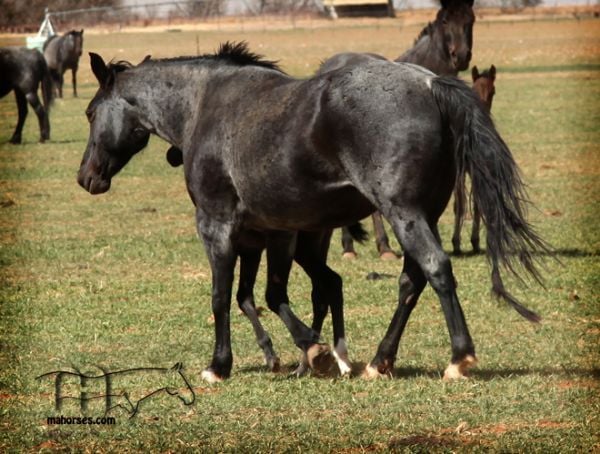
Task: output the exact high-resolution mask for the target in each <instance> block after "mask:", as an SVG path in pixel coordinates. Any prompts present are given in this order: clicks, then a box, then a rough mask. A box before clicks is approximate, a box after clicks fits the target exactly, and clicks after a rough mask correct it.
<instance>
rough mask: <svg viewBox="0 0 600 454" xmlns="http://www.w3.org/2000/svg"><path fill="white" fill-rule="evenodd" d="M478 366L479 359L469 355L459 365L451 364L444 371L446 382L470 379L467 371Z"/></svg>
mask: <svg viewBox="0 0 600 454" xmlns="http://www.w3.org/2000/svg"><path fill="white" fill-rule="evenodd" d="M475 364H477V358H475V357H474V356H472V355H467V356H465V357H464V359H463V360H462V361H460V362H459V363H450V364H449V365H448V367H447V368H446V370H445V371H444V380H446V381H451V380H465V379H466V378H468V376H467V371H468V369H470V368H471V367H473V366H474V365H475Z"/></svg>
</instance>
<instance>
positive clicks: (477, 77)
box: [471, 65, 496, 111]
mask: <svg viewBox="0 0 600 454" xmlns="http://www.w3.org/2000/svg"><path fill="white" fill-rule="evenodd" d="M471 77H472V78H473V90H475V92H476V93H477V94H478V95H479V98H480V99H481V101H482V102H483V104H485V106H486V107H487V109H488V111H491V110H492V101H493V99H494V95H495V94H496V87H495V85H494V82H495V81H496V67H495V66H494V65H492V66H491V67H490V69H486V70H485V71H483V72H482V73H480V72H479V70H478V69H477V66H473V69H472V70H471Z"/></svg>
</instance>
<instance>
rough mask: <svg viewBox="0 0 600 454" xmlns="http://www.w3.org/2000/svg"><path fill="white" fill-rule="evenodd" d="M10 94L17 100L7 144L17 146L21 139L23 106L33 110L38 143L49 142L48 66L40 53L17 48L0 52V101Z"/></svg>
mask: <svg viewBox="0 0 600 454" xmlns="http://www.w3.org/2000/svg"><path fill="white" fill-rule="evenodd" d="M40 85H41V86H42V102H40V98H39V97H38V94H37V91H38V87H39V86H40ZM11 91H14V92H15V98H16V100H17V110H18V115H19V117H18V120H17V127H16V128H15V132H14V134H13V135H12V137H11V139H10V142H11V143H21V135H22V132H23V125H24V124H25V118H27V103H29V104H30V105H31V107H33V110H34V112H35V114H36V115H37V118H38V122H39V124H40V142H44V141H45V140H48V139H50V120H49V118H48V114H49V112H50V105H51V103H52V98H53V93H52V79H51V77H50V72H49V71H48V66H47V65H46V61H45V60H44V57H43V55H42V54H41V53H39V52H38V51H37V50H35V49H25V48H21V47H4V48H0V98H2V97H4V96H6V95H7V94H9V93H10V92H11Z"/></svg>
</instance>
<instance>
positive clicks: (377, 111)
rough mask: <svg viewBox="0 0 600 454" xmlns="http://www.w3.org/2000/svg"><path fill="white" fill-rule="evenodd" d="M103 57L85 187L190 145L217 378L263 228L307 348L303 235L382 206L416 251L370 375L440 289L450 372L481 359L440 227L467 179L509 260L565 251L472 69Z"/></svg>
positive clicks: (531, 260)
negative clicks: (296, 294) (239, 288)
mask: <svg viewBox="0 0 600 454" xmlns="http://www.w3.org/2000/svg"><path fill="white" fill-rule="evenodd" d="M91 57H92V71H93V73H94V74H95V76H96V78H97V79H98V82H99V84H100V88H99V90H98V92H97V93H96V95H95V96H94V98H93V99H92V101H91V102H90V104H89V106H88V108H87V110H86V115H87V117H88V120H89V122H90V134H89V139H88V144H87V147H86V150H85V152H84V154H83V158H82V161H81V165H80V168H79V173H78V182H79V184H80V185H81V186H82V187H83V188H84V189H86V190H87V191H88V192H89V193H91V194H101V193H104V192H106V191H108V190H109V189H110V186H111V181H112V178H113V177H114V175H116V174H117V173H118V172H119V171H120V170H121V169H122V168H123V167H124V166H125V165H126V164H127V163H128V162H129V161H130V159H131V158H132V157H133V156H134V155H135V154H136V153H138V152H139V151H140V150H142V149H143V148H144V147H145V146H146V145H147V143H148V140H149V137H150V134H157V135H159V136H160V137H162V138H163V139H165V140H166V141H167V142H169V143H170V144H171V145H173V146H175V147H177V148H178V149H179V150H181V151H182V152H183V165H184V174H185V179H186V184H187V188H188V192H189V194H190V197H191V199H192V201H193V203H194V205H195V207H196V222H197V228H198V232H199V235H200V237H201V238H202V240H203V242H204V246H205V249H206V252H207V257H208V260H209V262H210V266H211V270H212V309H213V314H214V317H215V347H214V353H213V357H212V361H211V363H210V365H209V367H208V368H207V369H206V370H205V371H204V372H203V377H204V378H205V379H207V380H209V381H217V380H220V379H222V378H224V377H228V376H229V375H230V373H231V368H232V362H233V355H232V351H231V333H230V308H231V297H232V284H233V277H234V269H235V264H236V261H237V257H238V255H239V251H240V249H242V248H243V247H244V245H245V244H246V243H247V242H248V241H250V239H249V237H250V236H251V235H252V233H253V232H259V233H260V235H261V236H264V237H266V247H267V260H268V276H267V279H268V281H269V292H268V293H267V304H268V306H269V308H270V309H271V310H272V311H274V312H275V313H276V314H277V315H278V316H279V317H280V318H281V319H282V321H283V322H284V324H285V325H286V327H287V328H288V330H289V331H290V333H291V335H292V337H293V339H294V342H295V344H296V345H297V346H298V347H299V348H300V349H301V350H302V351H303V352H304V353H307V352H309V351H310V350H311V349H314V348H315V347H317V346H318V345H319V344H318V342H319V334H318V333H317V332H315V330H313V329H311V328H310V327H308V326H307V325H305V324H304V323H303V322H302V321H301V320H300V319H298V317H296V315H295V314H294V313H293V312H292V310H291V307H290V302H289V298H288V294H287V279H288V275H289V271H290V267H291V263H292V260H293V256H294V253H295V251H296V248H295V246H296V240H297V234H296V233H295V232H297V231H305V232H316V231H319V230H324V229H331V228H336V227H340V226H343V225H350V224H352V223H354V222H356V221H358V220H359V219H362V218H364V217H366V216H368V215H369V214H371V213H373V212H374V211H376V210H379V211H380V212H381V213H382V214H383V215H384V216H385V217H386V219H387V220H388V221H389V222H390V224H391V226H392V228H393V231H394V233H395V235H396V237H397V238H398V241H399V242H400V244H401V246H402V248H403V250H404V254H405V259H404V262H403V270H402V274H401V276H400V292H399V297H398V305H397V308H396V311H395V313H394V316H393V318H392V320H391V323H390V325H389V327H388V330H387V332H386V334H385V336H384V338H383V340H382V341H381V343H380V344H379V348H378V350H377V353H376V354H375V357H374V358H373V360H372V361H371V362H370V363H369V365H368V366H367V369H366V371H365V373H366V375H367V376H370V377H375V376H386V375H389V374H391V373H392V371H393V367H394V361H395V357H396V353H397V350H398V346H399V342H400V338H401V335H402V333H403V331H404V328H405V326H406V323H407V321H408V318H409V316H410V313H411V312H412V310H413V308H414V307H415V305H416V303H417V300H418V297H419V295H420V294H421V292H422V291H423V289H424V287H425V285H426V284H427V283H429V284H430V285H431V286H432V287H433V289H434V290H435V292H436V293H437V295H438V298H439V300H440V303H441V306H442V309H443V312H444V315H445V318H446V322H447V326H448V330H449V334H450V341H451V347H452V356H451V360H450V365H449V366H448V368H447V369H446V372H445V377H446V378H449V379H454V378H460V377H462V376H463V375H464V373H465V372H466V370H467V368H468V367H469V366H471V365H472V364H474V363H475V361H476V360H475V347H474V344H473V341H472V339H471V336H470V334H469V330H468V328H467V323H466V320H465V317H464V315H463V312H462V309H461V307H460V303H459V301H458V296H457V293H456V281H455V278H454V275H453V273H452V267H451V263H450V259H449V257H448V256H447V254H446V253H445V252H444V250H443V249H442V247H441V245H440V243H439V241H438V239H437V237H436V234H435V232H436V231H437V222H438V219H439V217H440V215H441V214H442V212H443V211H444V209H445V207H446V205H447V204H448V201H449V199H450V196H451V194H452V190H453V188H454V184H455V181H456V180H457V178H458V176H459V175H461V174H462V173H464V172H468V173H469V174H470V176H471V179H472V182H473V183H472V194H473V198H474V199H475V201H476V202H477V203H478V206H479V207H480V209H481V214H482V219H483V221H484V223H485V224H486V227H487V229H488V235H487V248H486V251H487V254H488V258H489V260H490V262H491V264H492V266H493V268H494V269H495V270H498V266H499V265H500V264H503V265H505V266H506V267H508V269H509V270H511V271H513V272H514V273H515V274H516V273H518V271H519V269H520V268H518V267H519V266H523V267H524V268H525V270H527V271H528V272H529V273H530V274H531V275H532V276H533V277H535V278H536V279H538V280H539V279H541V277H540V275H539V273H538V271H537V269H536V266H535V265H536V263H535V262H536V259H537V258H539V257H540V254H538V252H547V251H549V248H548V246H547V245H546V244H545V243H544V242H543V240H541V239H540V238H539V237H538V235H537V234H536V233H535V231H534V230H533V229H532V227H531V226H530V225H529V223H528V222H527V221H526V219H525V217H526V200H527V196H526V194H525V191H524V187H523V183H522V181H521V178H520V176H519V172H518V168H517V165H516V163H515V162H514V160H513V158H512V155H511V153H510V150H509V149H508V147H507V146H506V144H505V143H504V141H503V140H502V139H501V137H500V136H499V135H498V133H497V131H496V129H495V127H494V125H493V123H492V121H491V118H490V116H489V114H488V113H487V111H486V109H485V108H484V107H483V106H482V104H481V101H480V100H479V98H478V97H477V95H476V94H475V93H474V92H473V90H472V89H471V88H470V87H468V86H467V85H466V84H465V83H464V82H462V81H460V80H458V79H456V78H452V77H438V76H435V75H434V74H432V73H431V72H429V71H427V70H424V69H422V68H420V67H418V66H415V65H412V64H400V63H391V62H387V61H382V60H379V59H374V58H373V59H371V60H369V61H365V62H363V63H361V64H358V65H354V66H352V67H345V68H341V69H339V70H334V71H329V72H327V73H324V74H319V75H316V76H314V77H312V78H310V79H307V80H298V79H294V78H292V77H290V76H287V75H286V74H284V73H282V72H281V71H280V70H279V69H278V68H277V67H276V66H275V65H274V64H273V63H272V62H268V61H264V60H262V59H261V58H259V57H258V56H256V55H255V54H252V53H251V52H249V51H248V49H247V48H246V46H245V44H243V43H242V44H237V45H232V44H225V45H223V46H222V47H221V49H220V51H219V52H218V53H216V54H214V55H205V56H201V57H182V58H178V59H166V60H145V61H144V62H143V63H142V64H140V65H138V66H136V67H133V66H132V65H130V64H125V63H118V64H114V65H108V66H107V65H106V64H105V63H104V61H103V60H102V58H101V57H100V56H98V55H96V54H91ZM249 94H251V95H249ZM492 284H493V286H492V289H493V291H494V292H495V293H496V294H497V295H498V296H501V297H503V298H504V299H505V300H506V301H507V302H508V303H509V304H510V305H511V306H512V307H513V308H515V309H516V310H517V311H518V312H519V313H520V314H521V315H522V316H524V317H526V318H527V319H529V320H532V321H537V320H539V316H537V314H535V313H533V312H531V311H530V310H528V309H527V308H525V307H524V306H522V305H521V304H520V303H519V302H518V301H517V300H516V299H515V298H514V297H512V296H511V295H510V294H509V293H508V292H507V290H506V289H505V287H504V284H503V282H502V279H501V277H500V274H499V272H497V273H496V274H495V275H493V279H492ZM311 366H312V367H317V368H318V367H319V366H318V364H317V363H313V364H311Z"/></svg>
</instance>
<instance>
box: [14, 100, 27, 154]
mask: <svg viewBox="0 0 600 454" xmlns="http://www.w3.org/2000/svg"><path fill="white" fill-rule="evenodd" d="M15 99H16V100H17V112H18V119H17V127H16V128H15V132H14V133H13V135H12V137H11V138H10V143H21V135H22V133H23V125H24V124H25V118H27V99H26V98H25V95H24V94H23V92H21V91H20V90H15Z"/></svg>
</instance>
